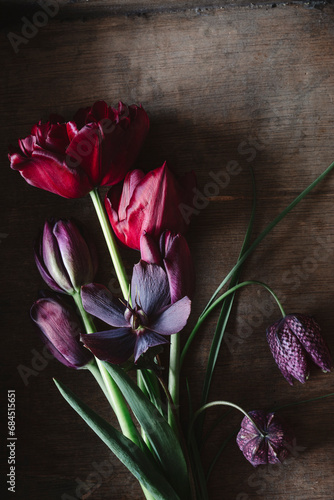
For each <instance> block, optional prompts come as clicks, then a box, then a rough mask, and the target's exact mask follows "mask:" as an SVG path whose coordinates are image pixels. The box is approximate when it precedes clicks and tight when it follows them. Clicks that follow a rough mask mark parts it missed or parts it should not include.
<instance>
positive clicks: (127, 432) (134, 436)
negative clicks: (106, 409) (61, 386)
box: [73, 292, 155, 500]
mask: <svg viewBox="0 0 334 500" xmlns="http://www.w3.org/2000/svg"><path fill="white" fill-rule="evenodd" d="M73 299H74V301H75V303H76V305H77V307H78V309H79V312H80V315H81V317H82V321H83V323H84V325H85V329H86V332H87V333H93V332H95V326H94V323H93V321H92V319H91V317H90V316H89V314H87V312H86V311H85V309H84V308H83V305H82V301H81V296H80V293H79V292H76V293H75V294H74V295H73ZM95 361H96V365H97V368H96V370H94V368H93V372H92V373H93V375H94V376H96V379H97V382H98V383H99V384H100V385H101V383H102V384H103V385H104V387H105V389H106V392H107V398H108V401H109V402H110V405H111V407H112V409H113V410H114V412H115V414H116V417H117V420H118V422H119V425H120V427H121V430H122V433H123V434H124V436H126V437H127V438H129V439H130V440H131V441H132V442H133V443H135V444H136V445H137V446H139V447H140V446H141V445H140V440H139V434H138V431H137V429H136V427H135V425H134V423H133V421H132V418H131V415H130V412H129V410H128V407H127V406H126V402H125V399H124V397H123V395H122V393H121V391H120V390H119V388H118V386H117V384H116V383H115V382H114V380H113V379H112V377H111V376H110V374H109V373H108V371H107V370H106V369H105V367H104V366H103V364H102V363H101V361H100V360H99V359H97V358H95ZM89 369H90V368H89ZM97 370H99V372H100V373H99V375H98V374H97ZM104 392H105V391H104ZM140 486H141V488H142V490H143V493H144V495H145V498H146V500H155V498H154V496H153V495H152V494H151V493H150V492H149V491H147V490H146V488H145V487H144V486H143V485H142V484H141V483H140Z"/></svg>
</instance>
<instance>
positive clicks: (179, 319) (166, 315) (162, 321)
mask: <svg viewBox="0 0 334 500" xmlns="http://www.w3.org/2000/svg"><path fill="white" fill-rule="evenodd" d="M190 311H191V300H190V299H189V297H183V299H181V300H178V301H177V302H175V303H174V304H171V305H170V306H167V307H166V308H165V309H164V310H163V312H162V313H161V314H159V315H158V317H157V318H156V319H155V321H154V322H153V323H150V329H152V330H154V331H155V332H157V333H160V334H161V335H172V334H173V333H178V332H180V331H181V330H182V329H183V328H184V327H185V326H186V324H187V320H188V318H189V314H190Z"/></svg>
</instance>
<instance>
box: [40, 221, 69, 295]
mask: <svg viewBox="0 0 334 500" xmlns="http://www.w3.org/2000/svg"><path fill="white" fill-rule="evenodd" d="M52 228H53V226H52V224H50V223H49V222H48V221H47V222H46V223H45V224H44V231H43V242H42V252H43V260H44V263H45V266H46V268H47V269H48V271H49V273H50V276H51V278H53V279H54V280H55V282H56V283H57V284H58V285H59V286H60V287H61V288H62V289H63V290H65V291H66V292H71V291H73V285H72V282H71V279H70V277H69V275H68V273H67V270H66V269H65V266H64V263H63V260H62V257H61V253H60V250H59V247H58V243H57V239H56V237H55V236H54V234H53V231H52Z"/></svg>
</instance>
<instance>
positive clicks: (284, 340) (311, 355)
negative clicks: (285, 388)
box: [267, 314, 332, 385]
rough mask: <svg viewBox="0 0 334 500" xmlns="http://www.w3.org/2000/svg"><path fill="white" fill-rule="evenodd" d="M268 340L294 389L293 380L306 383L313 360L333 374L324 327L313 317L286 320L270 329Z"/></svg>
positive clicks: (297, 315)
mask: <svg viewBox="0 0 334 500" xmlns="http://www.w3.org/2000/svg"><path fill="white" fill-rule="evenodd" d="M267 340H268V343H269V347H270V349H271V352H272V355H273V356H274V359H275V361H276V363H277V365H278V368H279V369H280V370H281V372H282V374H283V375H284V377H285V379H286V380H287V381H288V382H289V384H290V385H293V377H294V378H295V379H297V380H299V382H301V383H302V384H304V383H305V382H306V380H307V379H308V377H309V373H310V366H309V365H310V360H312V361H313V363H314V364H316V365H317V366H319V367H320V368H321V369H322V371H323V372H325V373H326V372H329V371H331V367H332V359H331V354H330V351H329V349H328V346H327V344H326V342H325V340H324V339H323V337H322V336H321V333H320V326H319V325H318V324H317V323H316V322H315V321H314V319H313V318H311V317H309V316H306V315H304V314H289V315H288V316H285V318H283V319H281V320H279V321H277V322H276V323H274V324H273V325H271V326H270V327H269V328H268V329H267Z"/></svg>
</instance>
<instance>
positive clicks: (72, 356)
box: [30, 297, 93, 369]
mask: <svg viewBox="0 0 334 500" xmlns="http://www.w3.org/2000/svg"><path fill="white" fill-rule="evenodd" d="M30 315H31V318H32V320H33V321H34V322H35V323H36V325H37V326H38V327H39V329H40V331H41V336H42V340H43V341H44V342H45V344H46V345H47V346H48V349H49V350H50V352H51V353H52V354H53V355H54V357H55V358H56V359H58V361H60V362H61V363H62V364H63V365H65V366H68V367H70V368H76V369H78V368H82V367H84V366H85V365H87V363H89V362H90V361H91V359H92V358H93V355H92V353H91V352H89V351H88V350H87V349H86V348H85V347H84V346H83V344H82V343H81V342H80V334H81V333H82V332H83V328H82V326H81V323H80V319H79V318H78V316H77V315H76V314H75V312H74V311H73V310H72V309H71V308H70V307H69V306H67V304H65V302H63V301H62V300H60V299H59V298H50V297H47V298H42V299H39V300H37V301H36V302H35V303H34V305H33V306H32V308H31V310H30Z"/></svg>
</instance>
